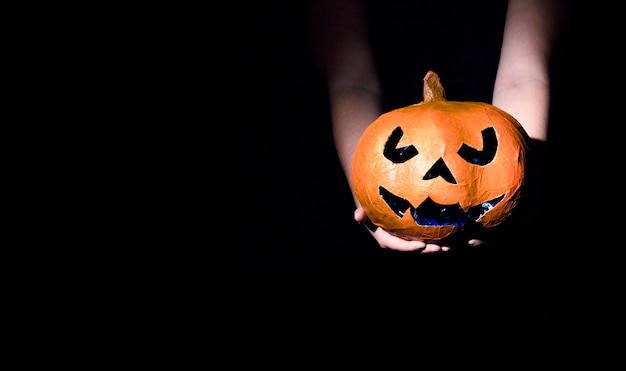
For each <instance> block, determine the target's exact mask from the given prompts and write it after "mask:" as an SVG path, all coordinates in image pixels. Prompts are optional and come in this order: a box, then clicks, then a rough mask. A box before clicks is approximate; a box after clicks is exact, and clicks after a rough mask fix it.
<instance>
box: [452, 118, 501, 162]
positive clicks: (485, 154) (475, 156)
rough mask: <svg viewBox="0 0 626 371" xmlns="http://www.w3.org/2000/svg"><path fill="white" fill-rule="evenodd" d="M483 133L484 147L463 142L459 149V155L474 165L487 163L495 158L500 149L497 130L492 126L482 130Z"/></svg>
mask: <svg viewBox="0 0 626 371" xmlns="http://www.w3.org/2000/svg"><path fill="white" fill-rule="evenodd" d="M482 135H483V149H482V151H480V150H477V149H475V148H472V147H470V146H468V145H467V144H465V143H463V145H462V146H461V148H460V149H459V150H458V151H457V153H458V154H459V156H461V158H462V159H464V160H465V161H467V162H469V163H471V164H474V165H481V166H482V165H487V164H488V163H490V162H491V161H493V158H494V157H496V150H497V149H498V138H496V131H495V129H494V128H492V127H490V128H487V129H485V130H483V131H482Z"/></svg>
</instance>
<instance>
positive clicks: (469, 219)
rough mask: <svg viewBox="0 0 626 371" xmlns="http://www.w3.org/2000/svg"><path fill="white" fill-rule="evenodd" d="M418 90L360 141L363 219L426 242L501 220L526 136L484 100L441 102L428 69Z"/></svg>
mask: <svg viewBox="0 0 626 371" xmlns="http://www.w3.org/2000/svg"><path fill="white" fill-rule="evenodd" d="M423 95H424V97H423V101H422V102H420V103H416V104H413V105H409V106H407V107H403V108H399V109H396V110H393V111H390V112H387V113H384V114H382V115H381V116H380V117H379V118H377V119H376V120H375V121H374V122H373V123H372V124H370V125H369V126H368V127H367V128H366V130H365V131H364V132H363V134H362V136H361V138H360V140H359V143H358V145H357V148H356V151H355V153H354V158H353V162H352V180H353V186H354V192H355V195H356V197H357V199H358V201H359V203H360V204H361V206H362V207H363V208H364V210H365V213H366V214H367V216H368V218H369V219H370V220H371V222H372V223H374V224H375V225H377V226H379V227H381V228H384V229H385V230H387V231H389V232H390V233H392V234H394V235H397V236H399V237H401V238H404V239H409V240H423V241H433V242H437V241H441V240H442V239H444V238H446V237H448V236H451V235H452V234H453V233H456V232H458V231H460V230H463V229H464V228H465V227H467V226H469V225H476V224H479V225H481V226H483V227H485V228H492V227H495V226H497V225H499V224H501V223H502V222H503V221H504V220H505V219H506V218H507V217H508V216H509V215H510V214H511V213H512V211H513V209H514V208H515V207H516V206H517V204H518V203H519V198H520V194H521V189H522V186H523V184H524V175H525V167H526V157H527V152H528V135H527V134H526V132H525V131H524V129H523V128H522V126H521V125H520V123H519V122H518V121H517V120H516V119H515V118H514V117H513V116H511V115H510V114H508V113H507V112H505V111H503V110H501V109H499V108H497V107H495V106H493V105H491V104H488V103H483V102H470V101H448V100H447V99H446V96H445V90H444V89H443V86H442V85H441V82H440V79H439V76H438V75H437V74H436V73H435V72H433V71H429V72H428V73H427V74H426V76H425V77H424V91H423Z"/></svg>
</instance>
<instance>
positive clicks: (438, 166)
mask: <svg viewBox="0 0 626 371" xmlns="http://www.w3.org/2000/svg"><path fill="white" fill-rule="evenodd" d="M438 176H440V177H442V178H443V179H445V180H446V182H448V183H452V184H456V179H454V176H453V175H452V172H450V169H449V168H448V166H447V165H446V163H445V162H444V161H443V159H442V158H441V157H439V160H437V161H436V162H435V164H434V165H433V166H432V167H431V168H430V170H428V171H427V172H426V174H425V175H424V178H423V179H424V180H429V179H435V178H436V177H438Z"/></svg>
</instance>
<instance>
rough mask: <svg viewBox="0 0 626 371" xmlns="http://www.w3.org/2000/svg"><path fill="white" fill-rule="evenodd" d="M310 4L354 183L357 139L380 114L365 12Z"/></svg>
mask: <svg viewBox="0 0 626 371" xmlns="http://www.w3.org/2000/svg"><path fill="white" fill-rule="evenodd" d="M310 4H311V7H310V12H309V14H310V19H309V22H310V30H311V33H310V38H311V45H312V51H313V54H314V57H315V59H316V61H317V64H318V67H319V70H320V73H321V76H322V78H323V80H324V83H325V84H326V86H327V89H328V96H329V103H330V109H331V120H332V128H333V136H334V140H335V146H336V150H337V155H338V156H339V160H340V162H341V166H342V168H343V170H344V172H345V174H346V177H347V179H348V182H349V183H350V185H352V179H351V164H352V156H353V154H354V150H355V148H356V146H357V143H358V140H359V138H360V136H361V134H362V133H363V131H364V130H365V128H366V127H367V126H369V124H371V123H372V122H373V121H374V120H375V119H376V118H377V117H378V116H379V115H380V113H381V112H380V110H381V105H380V96H381V92H380V84H379V81H378V76H377V74H376V69H375V65H374V59H373V56H372V51H371V49H370V45H369V42H368V35H367V26H366V21H367V19H366V18H367V17H366V14H365V8H364V6H363V4H362V2H361V1H358V0H355V1H334V0H331V1H327V0H313V1H311V3H310Z"/></svg>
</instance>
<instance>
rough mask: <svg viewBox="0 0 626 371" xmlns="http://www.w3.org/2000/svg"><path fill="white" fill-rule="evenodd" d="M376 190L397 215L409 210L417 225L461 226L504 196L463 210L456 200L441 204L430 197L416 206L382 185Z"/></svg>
mask: <svg viewBox="0 0 626 371" xmlns="http://www.w3.org/2000/svg"><path fill="white" fill-rule="evenodd" d="M378 191H379V193H380V195H381V196H382V198H383V200H384V201H385V202H386V203H387V205H388V206H389V207H390V208H391V210H392V211H393V212H394V213H395V214H396V215H398V217H400V218H402V217H403V216H404V214H405V213H406V211H407V210H410V212H411V216H412V217H413V220H415V223H417V224H418V225H432V226H446V225H447V226H455V227H462V226H464V225H465V224H467V223H468V222H475V221H477V220H478V219H480V218H481V217H482V216H483V215H485V214H486V213H487V212H489V210H491V209H493V208H494V207H495V206H496V205H497V204H498V203H500V201H502V199H503V198H504V194H502V195H500V196H498V197H496V198H494V199H492V200H489V201H485V202H483V203H481V204H479V205H475V206H472V207H470V208H469V209H468V210H467V211H463V209H462V208H461V205H459V203H458V202H457V203H455V204H451V205H441V204H438V203H436V202H435V201H433V200H432V199H431V198H430V197H429V198H427V199H426V200H425V201H424V202H422V204H421V205H420V206H419V207H417V208H416V207H414V206H413V205H411V203H410V202H409V201H407V200H405V199H404V198H401V197H398V196H396V195H394V194H393V193H391V192H389V191H388V190H386V189H385V188H384V187H378Z"/></svg>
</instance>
